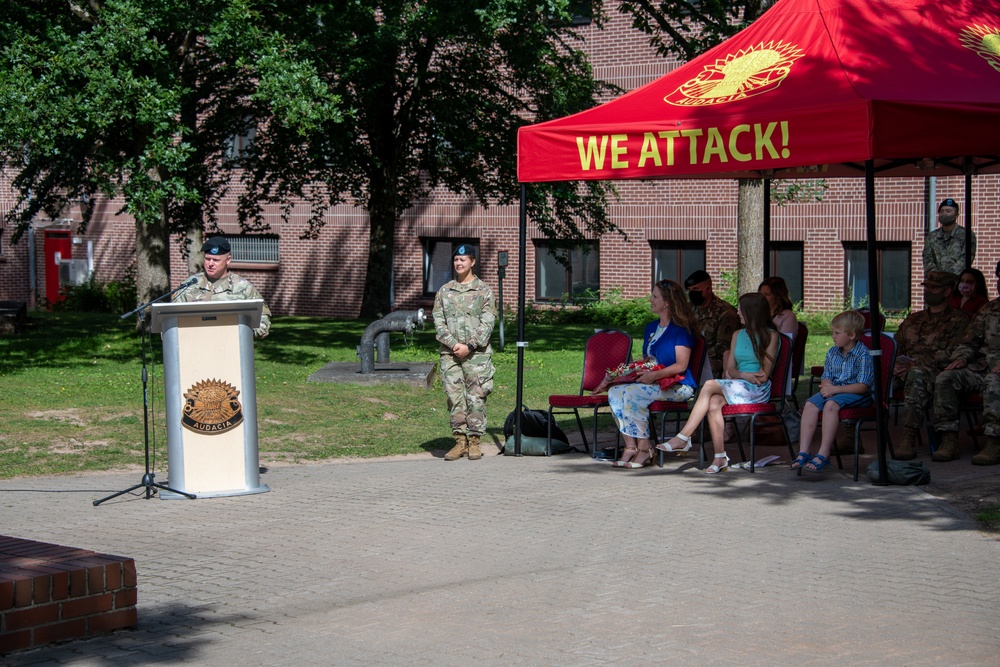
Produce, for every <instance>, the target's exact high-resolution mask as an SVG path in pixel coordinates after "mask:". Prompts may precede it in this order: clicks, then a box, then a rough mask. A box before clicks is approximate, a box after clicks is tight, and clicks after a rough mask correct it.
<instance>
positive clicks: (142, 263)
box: [135, 206, 170, 303]
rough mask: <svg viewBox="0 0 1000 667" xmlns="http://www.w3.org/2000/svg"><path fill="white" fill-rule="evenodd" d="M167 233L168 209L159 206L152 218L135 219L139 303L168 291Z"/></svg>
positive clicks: (136, 280) (168, 238)
mask: <svg viewBox="0 0 1000 667" xmlns="http://www.w3.org/2000/svg"><path fill="white" fill-rule="evenodd" d="M169 243H170V235H169V234H168V232H167V211H166V207H165V206H164V207H161V214H160V218H159V219H158V220H156V221H155V222H149V223H143V222H140V221H139V220H136V223H135V269H136V276H135V282H136V295H137V296H138V299H139V303H147V302H149V301H150V300H152V299H155V298H156V297H158V296H160V295H161V294H165V293H166V292H169V291H170V253H169Z"/></svg>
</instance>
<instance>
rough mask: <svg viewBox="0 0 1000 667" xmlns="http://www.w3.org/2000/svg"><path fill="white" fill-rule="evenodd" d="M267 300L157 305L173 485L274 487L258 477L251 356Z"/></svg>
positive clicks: (205, 494)
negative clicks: (254, 331) (161, 341)
mask: <svg viewBox="0 0 1000 667" xmlns="http://www.w3.org/2000/svg"><path fill="white" fill-rule="evenodd" d="M263 305H264V302H263V301H261V300H260V299H253V300H249V301H198V302H191V303H157V304H153V306H152V316H151V318H150V329H151V330H152V331H154V332H158V333H160V334H161V335H162V337H163V378H164V383H165V385H166V390H165V392H164V395H165V397H166V398H165V407H166V416H167V459H168V470H169V473H168V474H169V484H170V486H171V487H173V488H174V489H177V490H178V491H184V492H186V493H193V494H195V495H196V496H198V497H199V498H212V497H219V496H239V495H248V494H252V493H264V492H267V491H270V488H268V486H267V485H264V484H261V483H260V459H259V456H258V451H257V384H256V382H257V377H256V374H255V370H254V358H253V330H254V329H255V328H256V327H258V326H260V316H261V312H262V310H263ZM160 497H161V498H164V499H172V498H183V497H184V496H181V495H178V494H175V493H169V492H163V493H161V494H160Z"/></svg>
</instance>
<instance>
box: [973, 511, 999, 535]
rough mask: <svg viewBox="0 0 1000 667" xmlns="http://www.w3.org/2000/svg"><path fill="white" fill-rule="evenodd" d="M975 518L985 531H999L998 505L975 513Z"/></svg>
mask: <svg viewBox="0 0 1000 667" xmlns="http://www.w3.org/2000/svg"><path fill="white" fill-rule="evenodd" d="M975 518H976V521H978V522H979V523H980V524H982V526H983V528H985V529H987V530H1000V505H997V506H996V507H990V508H988V509H985V510H983V511H982V512H979V513H977V514H976V517H975Z"/></svg>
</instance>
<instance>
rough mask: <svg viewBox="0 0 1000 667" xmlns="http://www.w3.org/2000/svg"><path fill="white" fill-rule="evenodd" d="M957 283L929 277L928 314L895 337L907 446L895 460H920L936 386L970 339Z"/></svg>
mask: <svg viewBox="0 0 1000 667" xmlns="http://www.w3.org/2000/svg"><path fill="white" fill-rule="evenodd" d="M957 280H958V277H957V276H956V275H955V274H953V273H946V272H944V271H931V272H930V273H928V274H927V276H926V277H925V278H924V282H923V286H924V303H925V304H927V308H926V309H925V310H919V311H916V312H913V313H910V315H909V317H907V318H906V319H905V320H903V323H902V324H900V325H899V331H897V332H896V343H897V344H898V345H899V348H898V354H897V356H896V366H895V367H894V369H893V374H894V375H895V376H896V383H897V386H902V387H903V393H904V395H905V399H904V403H903V405H904V408H903V440H902V442H900V443H899V445H897V446H896V452H895V454H896V455H895V458H897V459H899V460H901V461H909V460H910V459H912V458H915V457H916V455H917V442H918V437H919V433H920V428H921V427H922V426H923V424H924V412H925V411H926V410H927V408H929V407H930V405H931V402H932V401H933V399H934V380H935V378H936V377H937V375H938V373H940V372H941V371H942V370H944V368H945V366H947V365H948V363H949V362H950V360H951V352H952V349H953V348H954V346H955V344H956V343H957V342H959V341H961V340H962V339H964V338H965V333H966V330H967V329H968V328H969V316H968V315H966V314H965V313H964V312H962V311H961V310H959V309H957V308H952V307H951V304H950V299H951V297H952V295H953V294H954V292H955V285H956V282H957Z"/></svg>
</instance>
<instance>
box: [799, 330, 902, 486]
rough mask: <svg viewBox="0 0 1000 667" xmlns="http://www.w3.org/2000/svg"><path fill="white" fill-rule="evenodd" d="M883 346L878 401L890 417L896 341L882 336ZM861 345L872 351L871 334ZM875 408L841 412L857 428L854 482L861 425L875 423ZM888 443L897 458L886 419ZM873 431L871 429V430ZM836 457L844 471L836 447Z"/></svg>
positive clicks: (820, 419) (820, 421) (892, 454)
mask: <svg viewBox="0 0 1000 667" xmlns="http://www.w3.org/2000/svg"><path fill="white" fill-rule="evenodd" d="M880 338H881V339H882V340H881V345H880V346H879V347H880V349H881V356H880V357H879V358H880V359H881V363H882V386H881V387H879V391H878V394H877V399H876V400H880V401H882V405H883V406H884V407H885V410H886V416H887V417H888V414H889V413H888V410H889V400H890V397H891V392H892V369H893V367H894V366H895V365H896V340H895V339H894V338H893V337H892V336H889V335H887V334H882V335H881V336H880ZM861 344H862V345H865V346H867V347H868V349H869V350H870V349H872V337H871V335H869V334H865V335H864V336H862V337H861ZM875 414H876V413H875V406H874V405H872V406H870V407H867V408H843V409H841V411H840V415H839V419H840V421H841V422H847V421H855V422H857V426H856V427H855V429H854V481H855V482H856V481H858V465H859V463H858V459H859V458H860V452H859V450H860V447H861V425H862V424H863V423H864V422H866V421H872V422H874V421H875ZM819 423H823V413H822V412H821V413H820V415H819ZM885 426H886V436H885V437H886V442H887V443H888V444H889V454H890V456H892V457H893V458H895V456H896V454H895V452H894V451H893V449H892V440H891V439H889V428H888V427H889V424H888V419H886V425H885ZM869 430H871V429H869ZM833 452H834V455H835V456H836V457H837V468H839V469H840V470H843V469H844V464H843V462H842V461H841V459H840V452H839V451H838V450H837V448H836V447H834V449H833ZM799 474H802V469H801V468H799Z"/></svg>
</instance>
